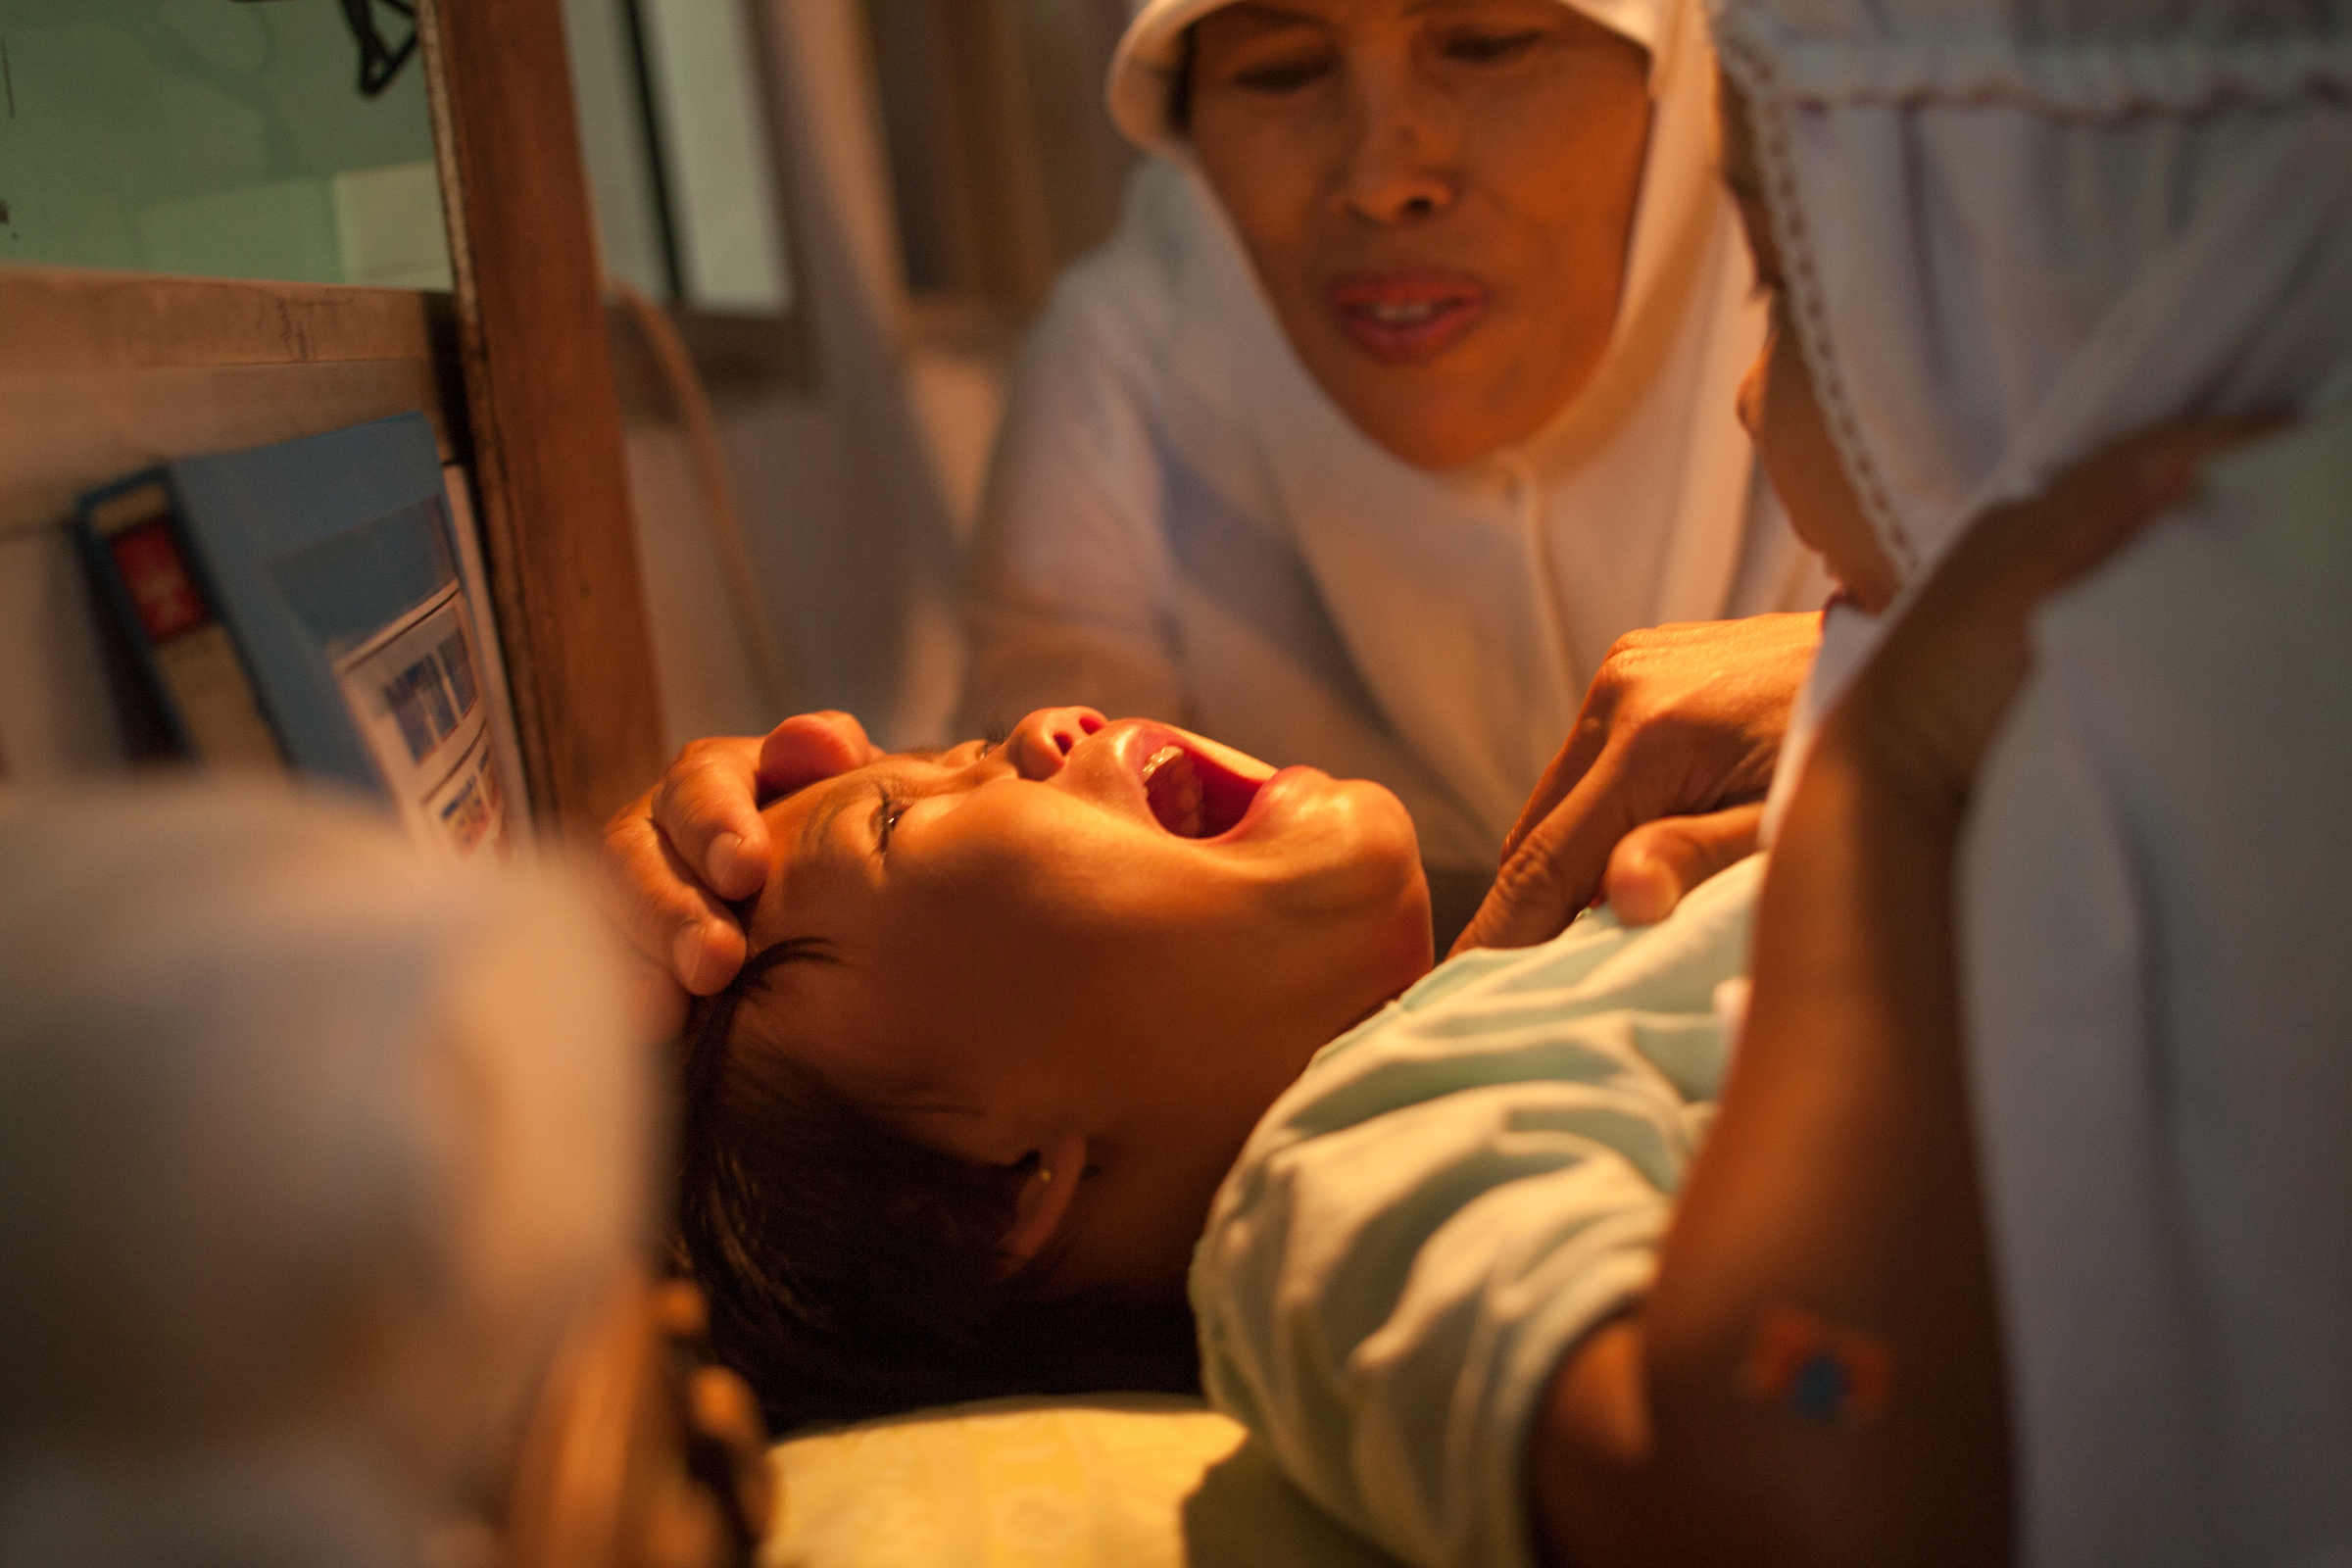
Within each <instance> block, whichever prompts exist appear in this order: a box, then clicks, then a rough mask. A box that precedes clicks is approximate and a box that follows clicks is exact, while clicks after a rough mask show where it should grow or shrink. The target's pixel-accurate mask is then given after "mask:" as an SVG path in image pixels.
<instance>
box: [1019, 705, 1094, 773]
mask: <svg viewBox="0 0 2352 1568" xmlns="http://www.w3.org/2000/svg"><path fill="white" fill-rule="evenodd" d="M1108 722H1110V721H1109V720H1108V719H1106V718H1104V717H1103V715H1102V714H1101V713H1098V712H1096V711H1094V710H1093V709H1091V708H1041V709H1039V710H1038V711H1036V712H1034V713H1031V714H1030V715H1029V716H1028V717H1026V718H1024V719H1022V720H1021V721H1020V722H1019V723H1018V724H1015V725H1014V726H1013V728H1012V735H1011V738H1010V739H1008V740H1006V741H1005V756H1006V758H1007V759H1009V760H1011V762H1012V765H1013V767H1014V769H1015V770H1016V771H1018V772H1019V774H1020V775H1021V777H1023V778H1026V779H1049V778H1052V777H1053V776H1054V774H1056V773H1058V772H1060V771H1061V769H1062V764H1063V763H1065V762H1067V761H1068V760H1069V757H1070V753H1071V752H1073V751H1075V750H1076V749H1077V747H1078V743H1079V742H1080V741H1082V740H1084V739H1086V738H1087V737H1088V736H1089V735H1092V734H1093V733H1094V732H1095V731H1097V730H1099V729H1101V728H1102V727H1103V725H1104V724H1106V723H1108Z"/></svg>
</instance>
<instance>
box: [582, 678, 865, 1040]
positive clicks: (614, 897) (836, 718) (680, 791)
mask: <svg viewBox="0 0 2352 1568" xmlns="http://www.w3.org/2000/svg"><path fill="white" fill-rule="evenodd" d="M880 755H881V751H880V749H879V748H878V747H876V746H875V745H874V743H873V742H872V741H870V740H868V739H867V738H866V734H865V729H864V727H863V726H862V725H860V724H859V723H858V720H857V719H855V718H853V717H852V716H850V715H849V714H848V713H842V712H832V711H828V712H820V713H796V714H794V715H793V716H792V717H790V718H788V719H786V720H784V722H783V723H781V724H778V725H777V726H776V727H775V728H774V729H772V730H770V731H769V732H768V733H767V735H766V736H765V737H764V738H761V737H759V736H752V735H720V736H713V737H711V738H710V739H707V740H699V741H694V742H692V743H690V744H689V745H688V746H687V747H686V749H685V750H684V751H682V752H680V753H679V754H678V756H677V760H674V761H672V762H671V763H670V764H669V769H668V771H666V772H664V773H663V774H662V778H661V780H660V782H658V783H657V784H656V785H655V786H654V787H653V788H652V789H651V790H649V791H647V792H646V793H645V794H643V795H641V796H639V797H638V798H637V799H636V800H634V801H631V802H630V803H629V804H628V805H627V806H625V807H623V808H621V809H620V810H619V811H618V812H617V813H615V814H614V815H613V819H612V820H611V821H610V822H608V823H606V824H605V872H606V883H607V887H608V889H609V893H610V899H609V904H610V906H611V909H612V913H613V923H614V924H616V925H618V926H619V927H620V929H621V931H622V933H623V934H624V935H625V936H627V938H628V940H629V944H630V946H631V947H633V948H634V949H635V950H636V952H637V954H638V956H640V957H641V958H642V959H643V960H644V962H643V963H642V964H641V965H640V968H641V970H642V972H641V974H640V975H639V977H638V985H637V996H638V1008H639V1026H640V1027H641V1028H642V1029H643V1030H644V1032H645V1033H646V1034H647V1035H648V1036H649V1037H652V1038H662V1037H665V1036H668V1035H673V1034H675V1033H677V1031H678V1030H679V1028H680V1027H681V1026H683V1024H684V1023H685V1019H686V1009H687V1007H688V1005H689V1004H690V1001H691V998H692V997H698V996H700V997H707V996H710V995H711V993H713V992H715V991H718V990H720V989H722V988H723V987H724V986H725V985H726V984H727V982H728V981H730V980H732V979H734V978H735V972H736V971H737V970H738V969H740V968H742V967H743V960H744V957H745V953H746V949H745V942H744V934H743V928H742V927H741V926H739V925H738V924H737V923H736V920H735V915H734V911H733V910H732V909H730V908H729V907H728V905H729V904H730V903H731V902H733V901H736V900H741V899H747V898H750V897H751V896H752V895H753V894H755V893H757V892H759V891H760V888H761V886H763V885H764V884H765V883H766V881H767V877H768V873H769V872H770V871H771V870H772V869H773V868H774V864H775V847H774V845H773V844H771V843H770V842H769V840H768V835H767V824H766V823H765V822H764V821H762V820H761V819H760V802H761V801H762V800H764V799H767V798H769V797H772V796H776V795H781V794H785V793H788V792H790V791H792V790H797V789H799V788H801V787H802V786H803V785H806V784H812V783H814V782H816V781H817V780H819V779H825V778H831V777H832V776H833V775H835V774H837V773H844V772H847V771H849V770H850V769H851V768H854V767H861V766H863V765H864V764H865V763H867V762H869V761H871V760H874V759H875V758H876V757H879V756H880Z"/></svg>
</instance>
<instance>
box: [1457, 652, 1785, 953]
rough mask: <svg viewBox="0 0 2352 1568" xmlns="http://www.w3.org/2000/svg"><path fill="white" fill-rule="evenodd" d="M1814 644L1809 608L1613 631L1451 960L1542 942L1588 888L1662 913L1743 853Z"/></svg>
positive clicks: (1618, 903)
mask: <svg viewBox="0 0 2352 1568" xmlns="http://www.w3.org/2000/svg"><path fill="white" fill-rule="evenodd" d="M1820 641H1821V616H1820V615H1819V614H1817V613H1813V614H1797V615H1753V616H1749V617H1748V618H1746V619H1744V620H1718V621H1692V622H1686V623H1682V624H1678V625H1671V626H1659V627H1655V628H1653V629H1650V630H1646V631H1636V632H1629V633H1628V634H1626V635H1625V636H1623V637H1620V638H1619V639H1618V640H1617V643H1616V645H1615V646H1614V647H1612V648H1611V649H1610V650H1609V655H1608V658H1607V659H1606V660H1604V661H1603V662H1602V663H1601V666H1600V671H1599V673H1598V674H1596V675H1595V676H1594V677H1593V685H1592V687H1591V689H1590V690H1588V691H1587V692H1586V694H1585V704H1584V709H1583V711H1581V712H1579V713H1578V715H1577V720H1576V729H1575V731H1574V732H1573V733H1572V734H1570V736H1569V737H1568V741H1567V744H1566V745H1564V746H1562V747H1561V748H1560V754H1559V756H1558V757H1556V758H1555V759H1553V760H1552V763H1551V766H1550V767H1548V768H1546V769H1545V770H1544V778H1543V781H1542V782H1541V783H1539V784H1538V785H1537V786H1536V793H1535V794H1534V796H1533V797H1531V798H1530V799H1529V801H1528V803H1527V809H1525V810H1523V811H1521V812H1520V813H1519V822H1518V825H1517V826H1515V827H1513V828H1512V829H1511V835H1510V837H1509V838H1508V839H1506V840H1504V842H1503V848H1502V870H1501V872H1500V874H1498V875H1497V876H1496V877H1495V887H1494V891H1492V892H1491V893H1489V894H1488V895H1487V898H1486V902H1485V903H1484V904H1482V905H1480V906H1479V910H1478V913H1477V915H1476V916H1474V917H1473V918H1472V920H1471V922H1470V925H1469V927H1468V929H1466V930H1465V931H1464V932H1463V933H1462V936H1461V939H1460V940H1459V941H1457V942H1456V943H1455V944H1454V948H1453V951H1454V952H1456V953H1460V952H1463V951H1464V950H1466V949H1469V948H1517V947H1526V946H1528V945H1530V944H1532V943H1537V942H1543V941H1545V940H1547V939H1549V938H1551V937H1554V936H1557V935H1558V934H1559V933H1560V932H1561V931H1562V930H1564V929H1566V927H1567V925H1568V922H1569V921H1571V920H1573V919H1575V918H1576V916H1577V914H1578V913H1579V912H1580V911H1582V910H1583V909H1584V908H1585V907H1586V906H1587V905H1589V904H1591V903H1592V902H1593V895H1594V894H1595V893H1596V892H1605V893H1606V894H1607V896H1608V898H1609V902H1610V903H1611V904H1612V905H1614V906H1615V907H1616V908H1617V912H1618V914H1619V915H1620V916H1621V917H1622V918H1624V919H1626V920H1629V921H1632V922H1634V923H1637V924H1647V923H1649V922H1651V921H1655V920H1662V919H1664V918H1665V917H1666V915H1667V914H1668V913H1669V912H1670V911H1672V909H1673V908H1674V907H1675V905H1676V904H1677V903H1678V902H1680V900H1681V898H1682V896H1683V894H1684V892H1685V891H1686V890H1688V889H1690V888H1692V887H1695V886H1697V885H1698V884H1699V883H1700V882H1703V881H1705V880H1706V879H1707V878H1708V877H1710V876H1712V875H1714V874H1715V872H1717V871H1719V870H1721V869H1723V868H1724V867H1725V866H1727V865H1730V864H1732V863H1733V862H1734V861H1736V860H1740V859H1742V858H1745V857H1746V856H1748V855H1750V854H1752V853H1754V850H1755V847H1756V827H1757V824H1758V823H1759V822H1760V821H1761V820H1762V816H1763V808H1762V806H1761V804H1759V803H1760V802H1761V801H1762V798H1763V795H1764V791H1765V789H1766V788H1767V787H1768V786H1769V785H1770V784H1771V782H1772V768H1773V763H1774V761H1775V760H1778V758H1779V756H1780V751H1781V736H1782V735H1783V734H1784V733H1785V732H1786V731H1787V729H1788V727H1789V707H1790V705H1791V704H1793V703H1794V702H1795V700H1796V693H1797V689H1798V688H1799V687H1801V686H1802V685H1803V684H1804V680H1805V672H1806V671H1807V670H1808V669H1810V668H1811V667H1812V663H1813V651H1814V649H1815V648H1816V647H1817V646H1818V645H1819V644H1820Z"/></svg>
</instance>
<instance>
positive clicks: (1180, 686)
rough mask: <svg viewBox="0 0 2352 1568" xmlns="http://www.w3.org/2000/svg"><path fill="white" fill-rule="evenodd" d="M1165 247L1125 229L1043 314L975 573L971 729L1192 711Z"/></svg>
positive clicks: (966, 722) (969, 582)
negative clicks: (1155, 273)
mask: <svg viewBox="0 0 2352 1568" xmlns="http://www.w3.org/2000/svg"><path fill="white" fill-rule="evenodd" d="M1150 264H1151V258H1150V257H1149V256H1144V255H1138V254H1136V247H1134V246H1132V245H1121V244H1120V243H1119V242H1117V241H1114V242H1113V246H1112V248H1110V249H1108V250H1105V251H1103V252H1101V253H1098V254H1097V255H1096V256H1094V257H1091V258H1089V259H1088V260H1087V261H1085V262H1083V263H1081V264H1079V266H1078V267H1077V268H1075V269H1073V270H1072V271H1071V272H1070V273H1069V274H1068V275H1067V276H1065V277H1064V279H1063V280H1062V282H1061V284H1060V285H1059V286H1058V287H1057V288H1056V289H1055V290H1054V297H1053V299H1052V300H1051V301H1050V302H1049V303H1048V305H1047V307H1046V310H1045V312H1044V314H1043V315H1042V316H1041V317H1040V318H1039V319H1038V321H1037V323H1036V325H1035V326H1034V327H1032V328H1031V330H1030V333H1029V337H1028V340H1027V342H1026V343H1025V344H1024V345H1023V347H1022V352H1021V357H1020V362H1019V364H1018V366H1017V367H1016V368H1015V369H1014V373H1013V382H1012V390H1011V394H1010V396H1009V398H1008V400H1007V407H1006V410H1005V425H1004V428H1003V430H1002V431H1001V432H1000V434H999V436H998V439H997V448H996V453H995V455H994V458H993V459H992V461H991V463H990V466H989V477H988V485H987V488H986V491H985V492H984V494H983V496H982V499H981V506H980V518H979V523H978V526H977V528H976V530H975V533H974V536H973V540H972V549H971V557H970V561H969V564H968V566H967V569H966V575H965V580H964V612H965V617H966V621H967V624H968V626H969V629H970V634H971V640H972V646H971V662H970V663H969V665H968V666H967V667H966V671H965V675H964V688H963V699H962V702H961V704H960V705H959V719H960V727H961V728H963V729H969V730H974V731H977V730H979V729H981V728H985V727H987V726H989V725H991V724H1008V723H1010V722H1012V721H1013V720H1015V719H1017V718H1019V717H1020V715H1021V714H1023V713H1025V712H1027V711H1030V710H1031V709H1033V708H1041V707H1048V706H1053V705H1056V704H1062V703H1086V704H1090V705H1092V706H1094V707H1096V708H1100V709H1102V710H1103V711H1105V712H1108V713H1112V714H1118V715H1124V714H1141V715H1144V716H1147V717H1157V718H1167V719H1172V720H1178V721H1182V720H1184V719H1185V718H1187V717H1188V716H1189V715H1188V714H1187V712H1186V693H1185V689H1184V681H1183V676H1182V672H1181V670H1180V668H1179V666H1178V662H1177V652H1176V643H1175V635H1174V631H1173V623H1172V618H1171V608H1170V607H1171V597H1172V586H1171V574H1172V568H1171V566H1170V564H1169V558H1168V550H1167V543H1166V536H1165V532H1164V524H1163V513H1164V508H1165V493H1166V485H1165V480H1164V476H1163V466H1162V460H1161V456H1160V447H1159V442H1158V438H1157V429H1156V426H1157V418H1158V404H1159V378H1160V376H1161V375H1162V373H1163V371H1162V369H1161V366H1160V357H1159V355H1158V354H1157V353H1156V352H1155V348H1154V344H1155V341H1156V338H1157V335H1158V334H1157V332H1156V330H1155V328H1157V327H1158V326H1160V325H1161V324H1162V320H1161V319H1164V316H1165V303H1164V300H1162V299H1159V298H1158V297H1157V296H1158V295H1160V294H1162V293H1164V288H1161V287H1158V286H1155V279H1154V278H1153V277H1152V274H1151V270H1150ZM1155 318H1158V319H1155Z"/></svg>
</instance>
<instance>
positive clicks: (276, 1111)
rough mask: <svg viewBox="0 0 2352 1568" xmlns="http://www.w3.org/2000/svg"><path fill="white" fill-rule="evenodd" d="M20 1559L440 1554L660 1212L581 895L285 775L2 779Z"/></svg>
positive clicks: (5, 1067)
mask: <svg viewBox="0 0 2352 1568" xmlns="http://www.w3.org/2000/svg"><path fill="white" fill-rule="evenodd" d="M0 865H5V866H6V867H7V868H8V869H7V874H6V875H5V876H4V877H0V998H5V999H6V1001H5V1004H4V1005H0V1151H5V1152H6V1153H5V1158H4V1159H0V1237H5V1238H7V1245H6V1247H5V1248H0V1563H6V1564H10V1565H16V1564H25V1565H31V1564H42V1565H47V1564H53V1563H98V1562H105V1563H110V1564H117V1565H123V1568H134V1565H138V1564H149V1563H152V1564H165V1563H186V1562H193V1561H207V1562H215V1561H217V1562H223V1563H228V1562H235V1563H254V1564H292V1563H324V1562H333V1563H350V1564H359V1565H367V1568H376V1565H383V1568H394V1565H414V1564H417V1563H419V1562H421V1561H424V1560H426V1559H427V1556H428V1553H427V1544H428V1538H430V1537H432V1536H433V1535H434V1534H435V1532H437V1531H445V1530H447V1529H448V1528H449V1527H451V1526H452V1525H453V1524H456V1523H458V1522H459V1521H460V1520H462V1519H463V1518H464V1517H465V1516H466V1510H467V1509H471V1508H476V1507H478V1506H479V1505H480V1504H481V1502H482V1500H483V1499H484V1498H486V1497H488V1496H490V1495H494V1488H495V1485H496V1484H497V1481H498V1478H499V1476H500V1474H501V1473H502V1471H503V1469H504V1467H505V1466H506V1465H507V1464H508V1462H509V1461H510V1459H511V1456H512V1448H513V1445H514V1444H515V1441H516V1439H517V1436H518V1434H517V1422H518V1420H519V1417H520V1415H521V1414H522V1412H523V1410H524V1408H525V1400H526V1399H527V1398H528V1397H529V1395H530V1393H531V1391H532V1387H533V1385H534V1383H535V1380H536V1377H537V1375H538V1372H539V1370H540V1369H541V1368H542V1367H543V1366H544V1364H545V1360H546V1358H547V1356H548V1354H549V1352H550V1351H551V1350H552V1348H553V1342H554V1338H555V1336H556V1335H557V1334H559V1333H560V1332H561V1331H562V1330H563V1329H564V1326H565V1324H566V1322H567V1321H568V1319H569V1317H570V1315H571V1314H572V1312H573V1311H574V1310H575V1309H576V1308H577V1307H579V1306H580V1305H582V1304H584V1303H585V1302H586V1301H588V1300H591V1299H595V1297H596V1295H597V1294H600V1293H601V1292H603V1291H604V1290H605V1289H607V1288H608V1287H609V1284H610V1282H611V1280H612V1279H613V1277H614V1273H615V1271H616V1270H617V1269H619V1268H620V1267H621V1266H623V1265H624V1264H625V1263H627V1262H628V1261H629V1259H630V1258H631V1256H632V1254H633V1252H634V1250H635V1249H636V1248H637V1247H639V1246H640V1245H642V1240H641V1239H642V1237H643V1234H644V1221H645V1219H646V1217H647V1215H646V1199H647V1196H648V1195H647V1190H646V1187H645V1185H644V1184H645V1175H646V1171H647V1168H648V1167H647V1158H648V1154H649V1141H650V1133H651V1128H650V1126H649V1125H648V1114H647V1096H646V1085H645V1083H644V1079H643V1074H644V1063H643V1062H642V1061H641V1060H640V1054H639V1053H638V1052H637V1051H636V1050H634V1049H633V1047H632V1042H631V1041H630V1040H629V1039H628V1038H627V1035H626V1032H625V1029H624V1026H623V1024H622V1019H623V1017H624V1013H623V1011H622V1005H623V1000H624V999H623V995H622V990H621V986H620V982H619V971H618V965H617V963H616V961H615V959H614V957H613V955H612V954H611V952H610V944H611V941H612V938H611V936H610V935H609V933H608V932H607V931H606V930H605V929H604V928H603V924H602V922H601V921H600V920H599V919H598V918H597V916H596V914H595V912H594V909H593V907H592V906H591V904H590V903H589V901H588V899H587V898H586V897H585V895H584V893H583V892H582V891H580V890H573V889H568V888H564V887H562V886H557V885H554V884H550V883H547V882H543V881H513V880H508V879H505V878H502V877H498V876H494V875H492V874H491V873H490V872H489V871H488V870H487V869H486V868H482V867H472V868H466V869H459V868H452V867H446V866H441V865H437V864H431V863H427V862H425V861H423V860H422V859H420V858H419V857H418V856H417V853H416V852H415V850H414V849H413V848H411V847H410V846H409V844H408V843H407V841H406V840H405V839H404V838H403V837H402V836H401V835H400V834H399V833H398V832H397V831H396V830H395V829H394V828H393V827H392V826H391V825H389V824H387V823H385V822H384V821H382V820H380V819H379V818H378V817H377V816H376V815H375V814H374V813H372V812H368V811H364V810H362V809H358V808H356V807H354V806H351V805H349V804H342V803H327V802H322V801H320V800H319V799H316V798H305V797H300V796H297V795H295V794H293V793H291V792H289V791H286V790H283V789H265V788H262V787H259V786H253V785H246V786H230V785H221V784H193V783H191V784H175V785H171V786H153V785H151V786H148V787H145V788H124V787H102V788H94V787H89V786H84V787H82V788H80V789H78V790H77V791H76V792H75V793H74V795H73V797H72V798H70V799H69V798H64V797H54V798H51V797H40V796H25V795H18V796H14V797H10V796H6V795H0Z"/></svg>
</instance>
